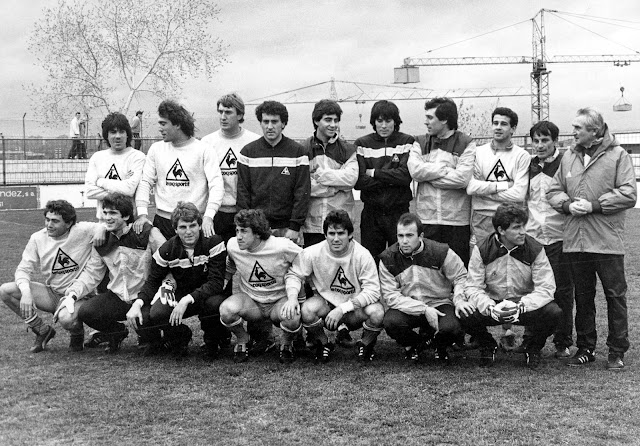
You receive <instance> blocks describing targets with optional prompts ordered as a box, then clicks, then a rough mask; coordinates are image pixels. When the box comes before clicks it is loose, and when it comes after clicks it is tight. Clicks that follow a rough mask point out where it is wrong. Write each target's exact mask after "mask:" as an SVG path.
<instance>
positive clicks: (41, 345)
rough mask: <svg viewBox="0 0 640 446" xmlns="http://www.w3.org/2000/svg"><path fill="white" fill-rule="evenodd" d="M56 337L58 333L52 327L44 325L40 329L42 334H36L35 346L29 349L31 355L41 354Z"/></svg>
mask: <svg viewBox="0 0 640 446" xmlns="http://www.w3.org/2000/svg"><path fill="white" fill-rule="evenodd" d="M55 335H56V331H55V330H54V328H53V327H52V326H51V325H43V326H42V327H41V328H40V333H36V340H35V341H34V342H33V346H32V347H31V348H30V349H29V351H30V352H31V353H40V352H41V351H43V350H44V349H45V348H46V347H47V343H48V342H49V341H50V340H52V339H53V338H54V337H55Z"/></svg>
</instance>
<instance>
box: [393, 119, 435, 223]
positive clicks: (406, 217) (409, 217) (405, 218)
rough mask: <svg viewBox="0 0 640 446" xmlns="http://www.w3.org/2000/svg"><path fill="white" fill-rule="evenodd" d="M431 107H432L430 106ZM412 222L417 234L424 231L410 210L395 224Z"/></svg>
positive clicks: (417, 218) (419, 221)
mask: <svg viewBox="0 0 640 446" xmlns="http://www.w3.org/2000/svg"><path fill="white" fill-rule="evenodd" d="M430 108H432V107H430ZM413 223H415V224H416V229H417V230H418V235H420V234H422V233H423V232H424V225H423V224H422V221H421V220H420V217H418V216H417V215H416V214H412V213H411V212H405V213H404V214H402V215H401V216H400V218H399V219H398V225H397V226H411V225H412V224H413Z"/></svg>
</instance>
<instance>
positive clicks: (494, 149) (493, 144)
mask: <svg viewBox="0 0 640 446" xmlns="http://www.w3.org/2000/svg"><path fill="white" fill-rule="evenodd" d="M490 144H491V150H493V151H494V152H497V151H498V150H505V151H506V150H511V149H513V141H509V145H508V146H507V147H505V148H504V149H498V148H497V147H496V142H495V141H494V140H493V139H492V140H491V143H490Z"/></svg>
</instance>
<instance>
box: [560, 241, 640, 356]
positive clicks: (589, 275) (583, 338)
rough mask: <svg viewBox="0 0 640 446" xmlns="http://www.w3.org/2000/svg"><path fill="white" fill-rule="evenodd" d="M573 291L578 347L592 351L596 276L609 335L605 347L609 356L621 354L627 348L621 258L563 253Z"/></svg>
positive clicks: (594, 336) (623, 277)
mask: <svg viewBox="0 0 640 446" xmlns="http://www.w3.org/2000/svg"><path fill="white" fill-rule="evenodd" d="M566 255H567V256H568V257H569V261H570V262H571V271H572V273H573V280H574V283H575V289H576V335H577V342H576V344H577V346H578V348H588V349H591V350H593V349H595V348H596V342H597V340H598V335H597V333H596V304H595V297H596V274H597V275H598V277H599V278H600V282H601V283H602V288H603V290H604V296H605V298H606V299H607V316H608V320H609V336H608V337H607V346H608V347H609V350H610V351H611V352H613V353H619V354H624V352H626V351H627V350H628V349H629V327H628V320H627V297H626V293H627V281H626V280H625V275H624V255H619V254H595V253H589V252H580V253H573V252H571V253H566Z"/></svg>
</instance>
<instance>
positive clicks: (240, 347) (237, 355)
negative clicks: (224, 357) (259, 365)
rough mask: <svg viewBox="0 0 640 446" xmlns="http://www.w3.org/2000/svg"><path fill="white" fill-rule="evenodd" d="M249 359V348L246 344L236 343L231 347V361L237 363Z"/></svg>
mask: <svg viewBox="0 0 640 446" xmlns="http://www.w3.org/2000/svg"><path fill="white" fill-rule="evenodd" d="M248 360H249V350H248V349H247V344H236V346H235V347H233V362H235V363H236V364H239V363H241V362H247V361H248Z"/></svg>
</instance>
